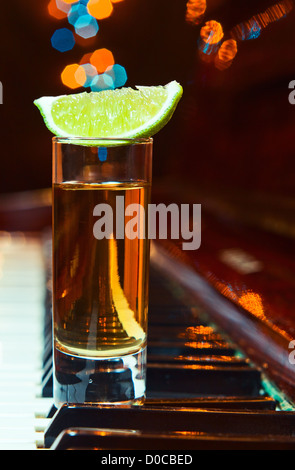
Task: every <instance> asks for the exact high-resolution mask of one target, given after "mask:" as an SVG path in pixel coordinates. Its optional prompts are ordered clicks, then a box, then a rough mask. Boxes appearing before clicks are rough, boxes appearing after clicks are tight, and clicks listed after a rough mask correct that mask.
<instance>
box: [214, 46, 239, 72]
mask: <svg viewBox="0 0 295 470" xmlns="http://www.w3.org/2000/svg"><path fill="white" fill-rule="evenodd" d="M237 52H238V45H237V41H235V40H234V39H227V40H226V41H224V42H223V43H222V44H221V46H220V48H219V50H218V53H217V55H216V58H215V66H216V68H218V69H219V70H225V69H227V68H228V67H230V66H231V64H232V61H233V59H234V58H235V56H236V54H237Z"/></svg>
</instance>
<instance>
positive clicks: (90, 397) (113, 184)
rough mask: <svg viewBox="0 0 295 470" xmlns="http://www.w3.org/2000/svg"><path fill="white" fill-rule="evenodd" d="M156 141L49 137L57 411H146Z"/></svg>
mask: <svg viewBox="0 0 295 470" xmlns="http://www.w3.org/2000/svg"><path fill="white" fill-rule="evenodd" d="M152 149H153V141H152V139H151V138H149V139H137V140H136V139H113V138H110V139H100V138H89V139H85V138H62V137H54V138H53V250H52V251H53V275H52V276H53V288H52V292H53V350H54V403H55V406H57V407H59V406H61V405H62V404H64V403H83V404H85V403H96V404H118V405H120V404H122V405H129V404H130V405H134V404H142V403H143V400H144V398H145V391H146V342H147V319H148V277H149V239H148V235H147V234H148V210H147V208H148V204H149V201H150V193H151V182H152Z"/></svg>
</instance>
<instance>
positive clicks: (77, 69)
mask: <svg viewBox="0 0 295 470" xmlns="http://www.w3.org/2000/svg"><path fill="white" fill-rule="evenodd" d="M86 78H87V77H86V72H85V70H84V69H83V67H82V66H81V65H79V64H70V65H67V66H66V67H65V68H64V70H63V71H62V73H61V81H62V83H63V84H64V85H66V86H67V87H69V88H71V89H75V88H79V87H81V86H83V85H84V83H85V81H86Z"/></svg>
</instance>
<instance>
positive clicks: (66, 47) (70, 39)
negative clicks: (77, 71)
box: [51, 28, 75, 52]
mask: <svg viewBox="0 0 295 470" xmlns="http://www.w3.org/2000/svg"><path fill="white" fill-rule="evenodd" d="M51 44H52V47H53V48H54V49H56V50H58V51H60V52H66V51H70V50H71V49H73V47H74V45H75V38H74V35H73V33H72V31H70V30H69V29H67V28H60V29H57V30H56V31H54V33H53V35H52V36H51Z"/></svg>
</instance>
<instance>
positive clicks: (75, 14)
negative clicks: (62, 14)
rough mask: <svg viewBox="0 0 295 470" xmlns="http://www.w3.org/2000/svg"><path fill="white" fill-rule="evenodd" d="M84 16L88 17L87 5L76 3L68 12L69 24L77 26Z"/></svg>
mask: <svg viewBox="0 0 295 470" xmlns="http://www.w3.org/2000/svg"><path fill="white" fill-rule="evenodd" d="M84 15H88V10H87V7H86V5H83V4H82V3H74V4H73V5H72V6H71V9H70V11H69V12H68V22H69V23H70V24H71V25H72V26H75V24H76V22H77V20H78V19H79V18H80V17H81V16H84Z"/></svg>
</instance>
